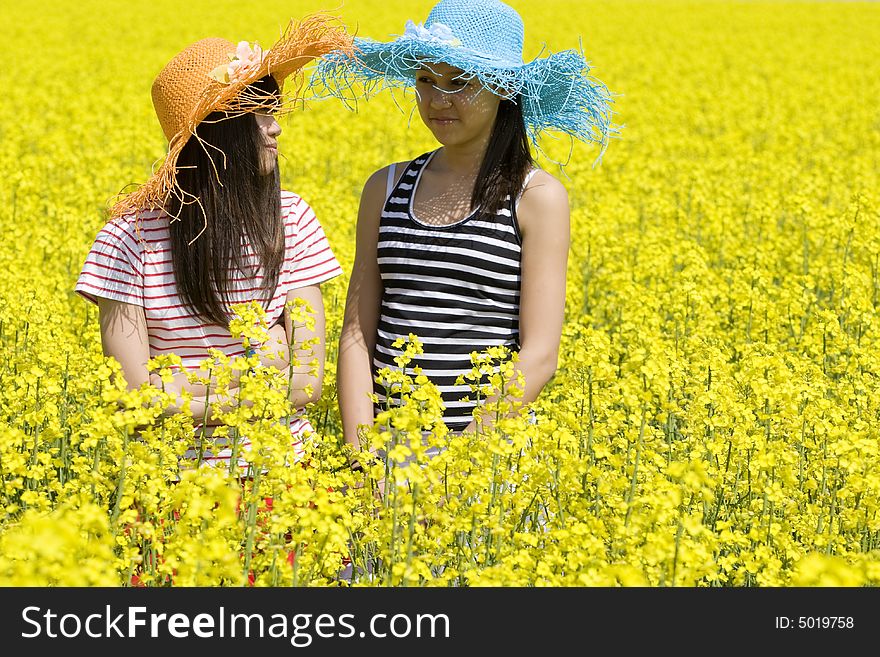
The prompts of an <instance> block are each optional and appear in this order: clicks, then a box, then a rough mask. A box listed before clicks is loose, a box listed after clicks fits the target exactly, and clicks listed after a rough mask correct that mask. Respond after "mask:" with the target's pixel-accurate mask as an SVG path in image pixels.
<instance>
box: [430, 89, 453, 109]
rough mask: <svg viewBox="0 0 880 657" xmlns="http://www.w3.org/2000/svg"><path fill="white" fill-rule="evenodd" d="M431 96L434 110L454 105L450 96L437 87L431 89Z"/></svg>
mask: <svg viewBox="0 0 880 657" xmlns="http://www.w3.org/2000/svg"><path fill="white" fill-rule="evenodd" d="M428 93H430V94H431V106H432V107H434V108H437V109H439V108H441V107H449V106H450V105H452V99H451V98H450V97H449V94H447V93H445V92H444V91H442V90H440V89H438V88H437V87H435V86H432V87H431V90H430V91H429V92H428Z"/></svg>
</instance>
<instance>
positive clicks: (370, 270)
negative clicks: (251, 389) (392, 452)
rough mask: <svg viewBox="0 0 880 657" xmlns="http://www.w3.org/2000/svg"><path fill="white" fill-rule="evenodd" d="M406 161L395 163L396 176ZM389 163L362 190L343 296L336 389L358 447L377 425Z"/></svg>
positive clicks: (346, 428) (347, 432)
mask: <svg viewBox="0 0 880 657" xmlns="http://www.w3.org/2000/svg"><path fill="white" fill-rule="evenodd" d="M405 167H406V163H400V164H398V165H397V175H398V177H399V176H400V175H401V174H402V173H403V170H404V169H405ZM387 177H388V168H387V167H386V168H383V169H380V170H379V171H377V172H375V173H374V174H373V175H372V176H370V178H369V179H368V180H367V182H366V184H365V185H364V189H363V192H362V193H361V201H360V208H359V209H358V220H357V238H356V239H357V244H356V247H355V258H354V267H353V268H352V272H351V278H350V280H349V283H348V292H347V294H346V299H345V315H344V317H343V320H342V332H341V334H340V336H339V360H338V363H337V389H338V394H339V412H340V414H341V416H342V432H343V435H344V436H345V440H346V442H348V443H349V444H351V445H353V446H354V447H355V448H356V449H359V448H363V449H366V447H367V446H366V445H359V444H358V439H357V430H358V427H359V426H361V425H367V426H372V425H373V402H372V400H371V399H370V394H371V393H372V392H373V349H374V348H375V346H376V344H375V343H376V327H377V326H378V323H379V303H380V301H381V298H382V279H381V277H380V276H379V265H378V263H377V261H376V244H377V242H378V237H379V217H380V215H381V213H382V206H383V205H384V203H385V193H386V187H387V185H386V183H387V179H388V178H387Z"/></svg>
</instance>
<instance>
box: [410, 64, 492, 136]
mask: <svg viewBox="0 0 880 657" xmlns="http://www.w3.org/2000/svg"><path fill="white" fill-rule="evenodd" d="M416 98H417V102H418V107H419V115H420V116H421V117H422V121H424V123H425V125H426V126H428V129H429V130H430V131H431V132H432V133H434V137H436V138H437V141H439V142H440V143H441V144H443V145H444V146H467V145H470V144H475V145H480V146H483V145H485V143H486V142H487V141H488V140H489V136H490V135H491V134H492V127H493V126H494V125H495V117H496V116H497V115H498V104H499V102H500V98H499V97H498V96H496V95H495V94H493V93H491V92H490V91H487V90H486V89H485V88H484V87H483V85H482V84H481V83H480V81H479V80H477V79H476V78H472V79H468V78H466V77H464V75H463V71H462V70H461V69H458V68H455V67H454V66H450V65H449V64H430V68H428V67H427V66H425V67H423V68H421V69H419V70H418V71H416Z"/></svg>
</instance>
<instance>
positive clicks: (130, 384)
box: [97, 286, 324, 424]
mask: <svg viewBox="0 0 880 657" xmlns="http://www.w3.org/2000/svg"><path fill="white" fill-rule="evenodd" d="M315 287H317V286H315ZM304 289H305V288H304ZM318 295H319V296H320V290H319V291H318ZM307 300H308V301H309V302H310V303H312V305H313V307H315V306H316V301H315V300H314V299H313V298H311V297H310V298H309V299H307ZM97 302H98V311H99V324H100V329H101V345H102V348H103V352H104V355H105V356H109V357H112V358H114V359H116V360H117V361H118V362H119V364H120V365H121V367H122V376H123V378H124V379H125V383H126V387H127V389H129V390H135V389H137V388H139V387H140V386H141V385H143V384H144V383H152V384H153V385H154V386H155V387H156V388H160V389H164V390H166V391H167V392H171V393H174V394H176V395H180V393H182V392H184V391H186V392H188V393H189V394H190V395H191V396H192V401H191V402H190V405H189V412H190V415H192V417H193V419H195V420H199V421H202V420H204V419H205V418H206V417H207V422H208V424H217V422H218V420H217V419H216V418H214V416H213V413H212V412H211V408H210V407H211V405H212V404H214V403H216V402H218V401H222V402H223V403H224V404H226V405H228V399H226V398H225V397H224V398H223V399H220V398H218V397H217V396H216V395H214V394H213V390H215V389H216V385H217V384H216V377H212V380H211V382H210V383H209V385H208V386H206V385H201V384H197V383H190V382H189V381H188V379H187V378H186V374H185V373H183V372H178V373H177V374H175V375H174V381H173V382H172V383H170V384H164V383H163V382H162V380H161V379H160V377H159V375H158V374H157V373H155V372H154V373H152V374H151V373H150V372H149V371H148V370H147V361H149V359H150V347H149V336H148V334H147V322H146V317H145V316H144V310H143V308H141V307H140V306H136V305H133V304H128V303H123V302H120V301H114V300H111V299H105V298H102V297H98V298H97ZM316 310H317V308H316ZM323 317H324V315H323V306H321V307H320V319H321V322H320V327H321V331H322V333H321V334H322V335H323ZM285 321H286V322H287V321H289V320H288V319H286V320H285ZM315 324H316V327H315V328H316V332H317V329H318V327H319V322H318V321H317V318H316V322H315ZM285 328H286V327H285V325H283V324H282V325H276V326H273V327H272V328H271V329H270V330H269V336H270V341H271V342H272V343H273V347H272V348H271V349H270V350H268V351H266V352H264V355H261V361H262V364H263V365H274V366H275V367H278V369H285V368H287V367H288V364H289V361H288V357H289V353H288V346H287V345H288V339H287V335H288V334H289V331H285ZM303 337H304V338H305V336H303ZM321 346H322V347H323V341H322V343H321ZM316 355H317V354H316ZM301 360H303V361H304V362H306V363H307V362H308V361H307V360H306V359H305V358H301ZM308 360H311V358H309V359H308ZM319 362H321V360H320V358H319ZM321 371H323V369H322V370H321ZM303 385H304V384H303ZM229 387H230V388H236V387H238V381H237V380H233V381H232V382H231V383H230V384H229ZM318 391H319V392H320V387H318ZM209 393H211V394H209ZM294 403H296V402H294ZM206 407H207V408H206ZM181 408H182V400H179V401H178V404H177V405H176V406H171V407H169V408H167V409H166V411H165V412H166V415H170V414H173V413H178V412H180V411H181ZM206 410H207V416H206Z"/></svg>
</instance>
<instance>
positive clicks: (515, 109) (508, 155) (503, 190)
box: [471, 98, 534, 212]
mask: <svg viewBox="0 0 880 657" xmlns="http://www.w3.org/2000/svg"><path fill="white" fill-rule="evenodd" d="M533 163H534V160H533V158H532V152H531V150H530V148H529V136H528V133H527V132H526V124H525V121H524V120H523V113H522V99H521V98H515V99H505V98H502V99H501V102H500V104H499V105H498V115H497V117H496V118H495V125H494V126H493V128H492V134H491V135H490V136H489V143H488V144H487V146H486V154H485V155H484V156H483V162H482V164H481V165H480V171H479V173H477V179H476V181H475V182H474V191H473V193H472V195H471V207H472V208H476V207H480V208H482V209H483V210H485V211H486V212H495V211H497V210H499V209H500V208H501V207H502V206H503V205H504V199H505V197H507V196H508V195H509V196H510V198H511V200H515V199H516V198H517V196H518V195H519V193H520V192H521V191H522V186H523V183H524V182H525V179H526V175H527V174H528V172H529V169H531V168H532V166H533Z"/></svg>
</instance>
